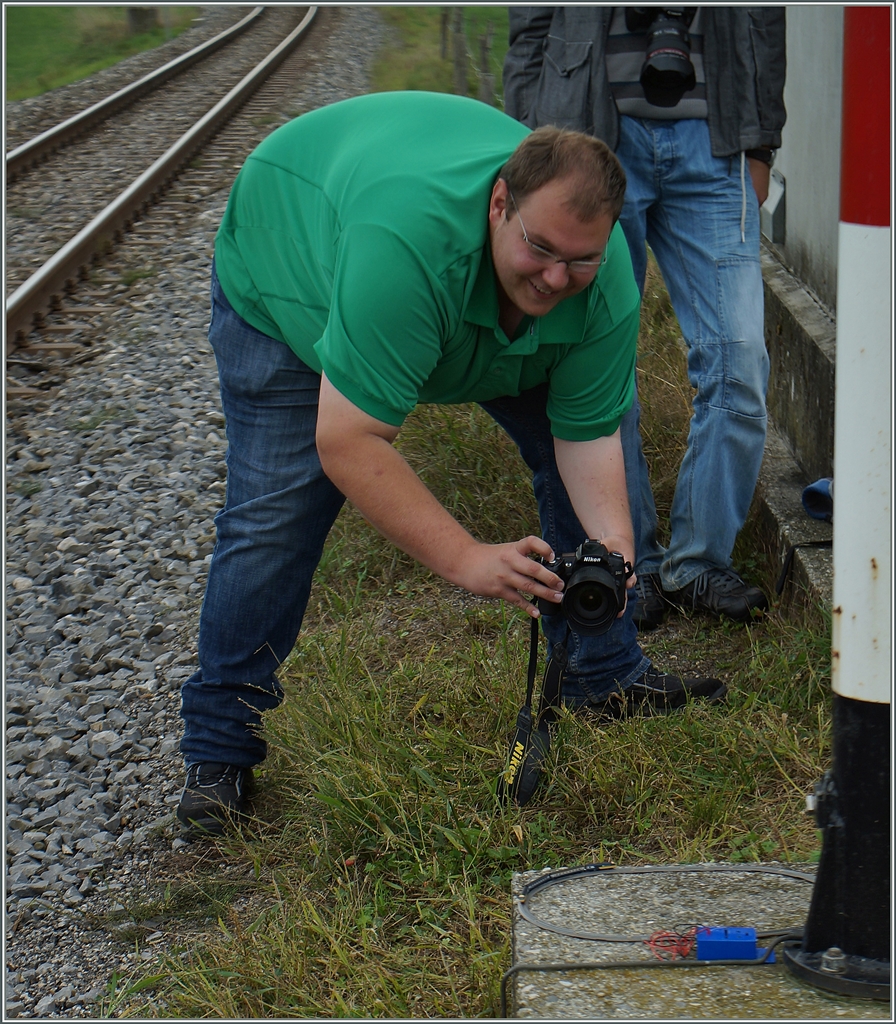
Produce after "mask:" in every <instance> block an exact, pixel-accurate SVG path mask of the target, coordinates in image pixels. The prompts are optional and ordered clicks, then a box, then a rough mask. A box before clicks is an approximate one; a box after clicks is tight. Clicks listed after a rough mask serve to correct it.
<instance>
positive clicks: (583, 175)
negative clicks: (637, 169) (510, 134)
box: [498, 125, 625, 223]
mask: <svg viewBox="0 0 896 1024" xmlns="http://www.w3.org/2000/svg"><path fill="white" fill-rule="evenodd" d="M498 177H499V178H503V179H504V181H506V182H507V188H508V190H509V191H510V192H511V193H512V195H513V197H514V198H515V199H516V202H517V203H521V202H522V201H523V199H524V198H525V197H526V196H528V195H529V194H530V193H532V192H535V191H537V190H538V189H540V188H542V186H544V185H547V184H548V182H551V181H555V180H557V179H558V178H571V179H573V182H574V185H575V187H574V189H573V190H572V192H571V195H570V200H569V207H570V209H571V210H572V212H573V213H574V214H575V215H576V216H577V217H578V218H579V219H580V220H583V221H589V220H594V218H595V217H597V216H599V215H600V214H601V213H610V214H612V216H613V222H614V223H615V222H616V221H617V220H618V219H619V214H620V213H621V212H622V204H623V201H624V200H625V171H624V170H623V169H622V164H620V163H619V160H618V159H617V158H616V154H615V153H614V152H613V150H612V149H610V147H609V146H608V145H607V144H606V143H605V142H602V141H601V140H600V139H596V138H594V137H593V136H591V135H585V134H584V133H583V132H573V131H569V130H568V129H566V128H554V127H551V126H550V125H546V126H545V127H543V128H536V129H535V131H534V132H532V134H531V135H527V136H526V138H525V139H523V141H522V142H521V143H520V144H519V145H518V146H517V148H516V149H515V150H514V151H513V153H512V154H511V157H510V159H509V160H508V161H507V163H506V164H504V166H503V167H502V168H501V171H500V173H499V175H498Z"/></svg>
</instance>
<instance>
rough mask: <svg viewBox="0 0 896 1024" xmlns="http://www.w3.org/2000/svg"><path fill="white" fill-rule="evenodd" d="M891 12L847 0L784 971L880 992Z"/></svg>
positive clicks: (887, 680)
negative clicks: (829, 574) (825, 673)
mask: <svg viewBox="0 0 896 1024" xmlns="http://www.w3.org/2000/svg"><path fill="white" fill-rule="evenodd" d="M890 14H891V9H890V6H889V5H886V6H878V7H846V8H845V9H844V35H843V128H842V142H841V169H840V237H839V252H838V264H837V275H838V278H837V369H836V412H835V419H834V484H835V492H834V493H835V497H834V502H835V509H834V607H833V629H832V672H831V675H832V683H833V690H834V698H833V743H832V745H833V767H832V769H831V771H830V772H828V773H827V774H826V775H825V778H824V779H823V780H822V782H821V783H820V785H819V786H818V788H817V789H816V794H815V815H816V821H817V824H818V827H819V828H820V829H821V830H822V853H821V861H820V863H819V869H818V875H817V878H816V881H815V886H814V889H813V894H812V903H811V906H810V908H809V917H808V920H807V922H806V927H805V929H804V934H803V940H802V944H801V948H800V949H799V951H794V950H793V949H791V948H787V949H785V962H787V964H788V966H789V967H790V968H791V970H792V971H793V972H794V973H795V974H798V975H799V976H800V977H803V978H804V979H805V980H807V981H809V982H810V983H812V984H815V985H816V986H818V987H821V988H826V989H829V990H832V991H836V992H842V993H846V994H850V995H860V996H870V997H871V998H875V999H889V994H890V688H891V679H892V663H891V650H892V644H891V629H892V625H893V620H892V607H891V597H890V586H891V567H892V560H891V554H892V551H891V548H892V544H891V533H890V530H891V512H892V508H891V445H890V434H891V429H892V419H891V413H892V406H891V385H892V357H893V335H892V322H891V315H892V310H891V289H892V266H891V233H890V198H891V167H890V90H891V64H890V52H891V47H890V38H891V21H890Z"/></svg>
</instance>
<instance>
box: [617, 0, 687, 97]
mask: <svg viewBox="0 0 896 1024" xmlns="http://www.w3.org/2000/svg"><path fill="white" fill-rule="evenodd" d="M696 13H697V8H696V7H626V9H625V27H626V28H627V29H628V30H629V32H646V33H647V47H646V49H645V60H644V65H643V67H642V68H641V85H642V86H643V88H644V97H645V99H646V100H647V101H648V103H652V104H653V105H654V106H655V107H674V106H675V104H676V103H678V101H679V100H680V99H681V97H682V96H683V95H684V94H685V93H686V92H687V91H688V90H689V89H693V88H694V86H695V85H696V84H697V75H696V73H695V71H694V65H693V64H692V63H691V36H690V33H689V32H688V28H689V27H690V24H691V22H692V21H693V20H694V15H695V14H696Z"/></svg>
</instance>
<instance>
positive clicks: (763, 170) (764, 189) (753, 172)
mask: <svg viewBox="0 0 896 1024" xmlns="http://www.w3.org/2000/svg"><path fill="white" fill-rule="evenodd" d="M747 163H748V164H749V165H750V178H751V179H752V180H753V191H754V192H755V193H756V198H757V199H758V200H759V205H760V206H762V204H763V203H764V202H765V201H766V199H768V182H769V178H770V177H771V173H772V169H771V167H769V165H768V164H767V163H764V162H763V161H762V160H754V159H753V158H752V157H747Z"/></svg>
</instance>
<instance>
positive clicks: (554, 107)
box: [536, 35, 592, 132]
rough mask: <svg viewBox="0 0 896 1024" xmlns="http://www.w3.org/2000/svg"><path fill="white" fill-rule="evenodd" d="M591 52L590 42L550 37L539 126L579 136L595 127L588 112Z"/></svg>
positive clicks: (539, 102) (538, 105)
mask: <svg viewBox="0 0 896 1024" xmlns="http://www.w3.org/2000/svg"><path fill="white" fill-rule="evenodd" d="M591 48H592V42H591V40H590V39H589V40H584V41H582V42H567V40H565V39H561V38H560V37H559V36H551V35H549V36H548V37H547V40H546V42H545V46H544V63H543V64H542V68H541V80H540V82H539V83H538V98H537V101H536V112H537V123H538V124H539V125H542V124H553V125H556V126H557V127H558V128H572V129H574V130H575V131H580V132H583V131H587V130H589V129H590V128H591V127H592V125H591V117H590V114H589V111H588V108H589V99H590V96H591Z"/></svg>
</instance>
